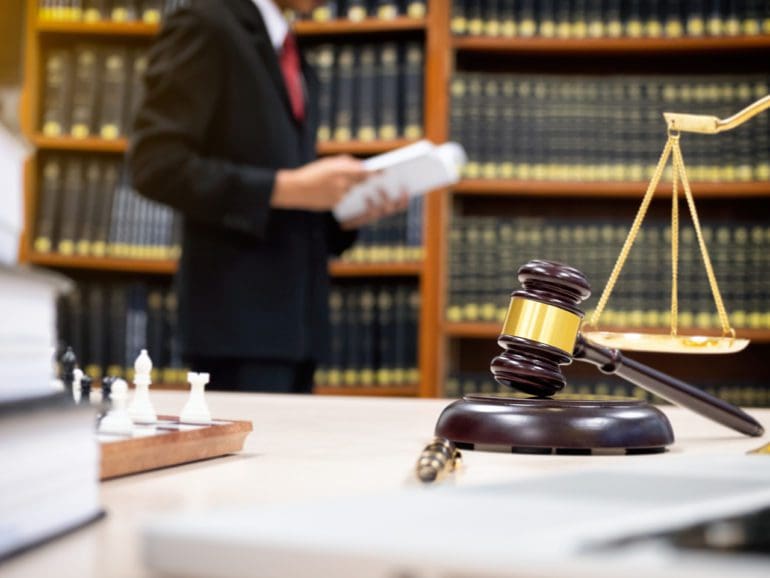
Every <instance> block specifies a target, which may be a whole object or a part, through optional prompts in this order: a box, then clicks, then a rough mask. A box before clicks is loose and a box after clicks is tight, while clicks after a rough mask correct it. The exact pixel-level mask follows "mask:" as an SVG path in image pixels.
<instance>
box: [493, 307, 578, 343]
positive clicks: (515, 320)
mask: <svg viewBox="0 0 770 578" xmlns="http://www.w3.org/2000/svg"><path fill="white" fill-rule="evenodd" d="M580 321H581V318H580V317H579V316H578V315H575V314H574V313H570V312H569V311H567V310H565V309H562V308H560V307H556V306H554V305H546V304H545V303H540V302H539V301H532V300H530V299H523V298H521V297H513V298H512V299H511V304H510V305H509V306H508V313H507V314H506V316H505V322H504V323H503V333H504V334H505V335H510V336H512V337H523V338H525V339H529V340H531V341H536V342H538V343H545V344H546V345H550V346H552V347H556V348H557V349H561V350H562V351H565V352H567V353H568V354H570V355H572V351H573V350H574V349H575V340H576V339H577V334H578V330H579V329H580Z"/></svg>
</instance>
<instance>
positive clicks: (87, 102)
mask: <svg viewBox="0 0 770 578" xmlns="http://www.w3.org/2000/svg"><path fill="white" fill-rule="evenodd" d="M146 68H147V56H146V54H145V51H144V50H143V49H135V48H129V47H127V46H122V45H118V44H107V43H105V44H92V43H88V44H77V45H75V46H74V47H61V48H54V49H51V50H49V51H48V52H46V53H45V56H44V71H43V94H42V103H43V104H42V111H41V118H40V128H41V130H42V132H43V134H44V135H45V136H51V137H58V136H73V137H76V138H86V137H94V136H98V137H101V138H104V139H115V138H118V137H121V136H125V135H126V134H127V133H128V132H129V127H130V126H131V118H132V117H133V113H134V112H135V111H136V109H137V107H138V106H139V103H140V101H141V99H142V94H143V84H142V76H143V74H144V71H145V69H146Z"/></svg>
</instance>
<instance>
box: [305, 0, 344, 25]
mask: <svg viewBox="0 0 770 578" xmlns="http://www.w3.org/2000/svg"><path fill="white" fill-rule="evenodd" d="M337 4H338V3H337V0H326V2H324V3H323V4H321V5H320V6H316V7H315V8H313V11H312V12H311V18H312V19H313V20H315V21H316V22H328V21H329V20H334V19H335V18H337V15H338V14H339V10H338V6H337Z"/></svg>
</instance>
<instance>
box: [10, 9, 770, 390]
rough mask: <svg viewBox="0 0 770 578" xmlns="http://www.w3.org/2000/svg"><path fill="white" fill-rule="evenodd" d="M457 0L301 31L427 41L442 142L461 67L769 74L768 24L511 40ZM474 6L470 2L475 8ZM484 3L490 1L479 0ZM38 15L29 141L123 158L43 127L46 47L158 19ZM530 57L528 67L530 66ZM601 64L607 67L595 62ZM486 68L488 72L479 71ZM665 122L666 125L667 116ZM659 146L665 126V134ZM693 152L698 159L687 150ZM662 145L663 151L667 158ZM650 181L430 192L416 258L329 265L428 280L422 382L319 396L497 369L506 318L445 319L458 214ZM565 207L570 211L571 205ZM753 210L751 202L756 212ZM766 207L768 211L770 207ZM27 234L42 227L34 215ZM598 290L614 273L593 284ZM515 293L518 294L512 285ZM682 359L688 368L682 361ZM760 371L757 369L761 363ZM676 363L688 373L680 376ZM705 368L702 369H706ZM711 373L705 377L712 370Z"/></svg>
mask: <svg viewBox="0 0 770 578" xmlns="http://www.w3.org/2000/svg"><path fill="white" fill-rule="evenodd" d="M590 3H591V2H589V4H590ZM452 4H453V2H452V1H451V0H430V1H429V2H428V11H427V14H426V15H425V16H424V17H420V18H406V17H399V18H395V19H392V20H382V19H373V18H367V19H365V20H363V21H359V22H351V21H349V20H342V19H340V20H332V21H326V22H315V21H298V22H296V23H295V30H296V31H297V33H298V35H300V36H301V37H303V38H305V39H307V40H311V41H312V42H315V43H334V44H338V43H341V42H348V41H350V42H353V43H356V42H362V41H364V40H366V41H369V38H370V37H371V39H372V42H383V41H389V40H392V39H393V38H403V37H405V38H410V39H415V38H417V39H419V41H420V42H422V43H423V45H424V65H423V72H424V102H425V106H424V134H425V137H426V138H428V139H431V140H433V141H434V142H443V141H445V140H448V139H449V138H451V137H452V125H451V112H452V102H451V95H450V90H449V87H450V85H451V83H452V80H453V78H455V76H456V74H457V73H458V71H470V72H474V71H476V70H479V69H481V70H483V69H484V65H485V64H488V63H489V62H493V63H494V66H492V67H491V68H492V69H496V70H502V71H507V70H508V69H511V70H515V69H517V65H519V64H521V65H522V66H524V69H525V72H526V73H527V74H538V73H539V72H541V71H542V72H548V73H556V74H561V75H567V76H569V75H579V74H581V72H582V71H583V70H584V69H587V70H590V71H591V73H593V72H595V67H596V66H599V67H603V68H601V73H604V74H606V73H611V74H623V73H625V72H626V68H627V65H628V66H630V67H631V68H630V69H631V70H632V72H633V73H634V74H637V73H639V71H640V70H642V72H644V73H649V72H650V71H653V72H654V71H655V68H656V67H657V66H661V67H662V68H664V69H666V70H667V71H669V72H671V73H684V72H686V71H688V70H689V68H688V67H689V66H690V65H692V66H695V67H696V68H697V69H698V70H699V72H701V71H703V70H704V69H709V67H711V70H707V73H708V74H714V75H721V74H723V73H730V72H732V68H729V67H728V66H727V65H726V64H725V63H724V62H723V59H732V60H729V62H739V63H740V67H739V71H740V72H743V71H747V70H750V71H758V72H763V73H766V72H770V66H768V64H767V63H768V62H770V59H769V58H768V57H770V31H768V30H764V29H761V27H760V28H757V30H756V32H754V33H751V34H747V33H743V32H738V33H735V32H734V30H733V31H732V32H730V33H729V34H728V33H727V28H724V30H725V31H724V33H723V34H720V35H713V34H710V33H703V34H701V35H688V34H683V35H681V36H677V37H665V36H664V35H662V34H661V35H660V36H658V37H643V38H633V37H629V36H624V35H620V36H618V37H610V36H608V35H604V36H600V37H593V38H588V37H586V38H575V37H568V38H557V37H552V38H546V37H542V36H538V35H537V34H533V35H532V36H522V35H519V36H508V37H504V36H503V34H501V33H497V35H492V34H483V33H479V34H466V35H455V34H453V32H452V26H453V14H452ZM466 4H469V3H466ZM473 4H479V5H483V4H484V3H483V2H479V3H473ZM28 6H29V7H30V10H29V17H28V19H27V29H26V54H27V60H26V65H25V78H26V85H25V94H24V99H23V116H24V128H25V131H26V133H27V135H28V136H29V138H30V140H31V141H32V142H33V144H34V145H35V146H36V147H37V149H38V151H40V152H48V151H53V152H59V151H64V152H67V151H73V152H80V153H84V154H105V155H106V154H122V153H124V152H125V150H126V147H127V141H125V140H123V139H115V140H109V141H107V140H104V139H93V138H91V139H74V138H63V137H47V136H44V135H42V134H41V133H40V130H39V129H40V127H39V126H37V125H38V122H37V119H38V114H39V110H40V102H41V88H40V82H41V80H40V79H41V74H42V54H41V46H42V45H43V44H44V43H46V42H53V41H55V42H59V41H63V40H64V39H66V38H69V37H72V38H75V39H81V38H82V39H88V40H90V39H98V38H108V39H111V40H119V39H128V40H130V41H131V42H149V41H150V40H151V39H152V37H153V36H154V35H155V34H156V33H157V31H158V25H156V24H145V23H113V22H103V23H95V24H91V23H73V22H50V21H46V22H43V21H37V19H36V17H35V12H36V10H35V6H36V2H35V1H33V0H28ZM522 63H523V64H522ZM595 63H599V64H595ZM479 64H481V66H479V67H478V68H477V66H478V65H479ZM660 122H661V125H660V127H661V129H662V127H663V124H662V120H661V121H660ZM659 136H660V145H661V146H662V144H663V138H664V132H663V130H661V132H660V135H659ZM410 142H413V141H412V139H404V138H396V139H389V140H371V141H362V140H355V139H353V140H347V141H344V142H335V141H324V142H320V143H319V144H318V149H317V150H318V153H319V155H331V154H340V153H347V154H352V155H357V156H368V155H373V154H379V153H382V152H386V151H388V150H391V149H393V148H396V147H399V146H403V145H406V144H409V143H410ZM684 148H685V155H687V149H686V145H684ZM657 152H658V151H657V150H656V151H655V153H656V154H657ZM27 175H28V178H27V195H28V204H27V206H31V207H34V206H35V203H36V199H37V193H38V183H37V173H36V171H35V170H32V168H30V167H28V171H27ZM693 181H694V182H693V185H692V188H693V191H694V193H695V195H696V198H697V199H704V200H705V201H707V202H708V203H710V204H712V206H713V207H714V208H713V209H712V213H718V212H719V211H720V207H722V208H724V210H725V214H727V215H731V214H732V211H733V210H734V209H735V207H740V206H742V205H744V204H748V205H750V206H751V207H759V208H760V212H761V211H764V210H765V209H763V208H762V207H764V206H765V205H767V203H766V200H767V199H768V198H770V181H759V182H754V181H750V180H749V181H740V180H736V181H733V182H695V180H694V179H693ZM646 184H647V183H646V181H640V180H635V181H618V180H613V181H596V182H588V181H575V180H521V179H514V178H489V179H482V178H466V179H463V180H462V181H461V182H460V183H459V184H458V185H457V186H455V187H453V188H452V189H451V190H443V191H436V192H433V193H431V194H429V195H427V196H426V197H425V202H424V220H423V235H422V238H423V245H422V247H423V257H422V258H421V259H420V260H419V261H415V262H409V263H377V264H370V263H363V264H362V263H350V262H342V261H336V262H332V263H330V272H331V274H332V276H334V277H335V278H336V279H341V280H343V281H345V282H357V281H362V280H363V281H367V280H371V282H372V283H377V282H380V281H387V280H389V279H410V280H412V281H415V280H416V282H417V283H418V286H419V292H420V297H421V307H420V318H419V336H418V337H419V348H418V351H419V361H418V366H419V370H420V376H421V377H420V382H419V384H406V385H403V386H399V387H386V388H385V387H375V386H373V387H361V386H346V387H339V388H338V387H327V386H319V387H318V388H317V392H318V393H324V394H327V393H329V394H334V393H343V394H351V395H359V394H363V395H368V394H373V395H404V396H413V395H417V396H421V397H434V396H440V395H442V394H443V393H444V391H445V390H444V384H445V383H446V381H447V380H448V378H449V377H450V373H451V371H452V368H453V367H456V366H457V365H458V364H459V365H462V364H464V363H466V362H467V364H468V365H469V366H472V367H475V368H477V369H478V368H480V369H481V370H482V371H486V369H485V367H486V366H488V362H489V359H490V358H491V354H494V352H495V350H496V348H497V346H496V343H495V338H496V336H497V334H498V331H499V327H500V325H499V324H498V323H495V322H486V323H484V322H456V323H452V322H449V321H447V320H446V315H445V312H446V311H447V305H448V303H449V294H450V284H451V280H450V261H451V256H452V255H451V254H450V249H449V236H450V233H451V224H452V221H453V219H454V218H455V217H456V216H457V214H458V212H461V213H466V214H468V215H473V214H475V213H474V211H478V210H479V207H482V208H483V209H484V211H485V213H484V214H496V213H497V212H499V213H500V214H510V213H511V211H512V210H515V207H523V206H525V205H526V206H528V207H532V208H531V211H533V212H537V211H538V210H541V209H542V212H543V213H545V214H549V215H553V214H555V213H556V212H558V211H560V210H561V211H569V210H571V207H575V206H580V205H582V204H584V203H582V201H586V202H590V203H595V204H596V203H598V204H602V205H603V206H604V207H606V208H607V209H606V210H607V211H608V212H612V210H613V209H612V207H614V206H615V205H616V204H621V205H623V206H624V207H626V208H628V207H631V206H632V205H633V206H635V205H636V203H637V201H639V200H641V197H642V194H643V192H644V188H645V187H646ZM670 192H671V190H670V183H669V184H667V183H666V182H665V181H664V182H662V183H661V186H660V187H659V190H658V192H657V194H656V198H666V195H670ZM560 207H561V208H560ZM749 210H750V209H749ZM762 214H764V213H762ZM27 219H28V220H27V230H28V231H29V230H31V228H32V226H33V222H32V221H31V220H30V219H31V216H30V215H27ZM617 219H618V222H619V223H621V224H625V225H628V224H629V223H630V221H631V217H627V216H626V213H623V214H622V215H619V216H618V217H617ZM23 251H24V252H25V253H26V255H27V256H28V260H29V261H30V262H32V263H36V264H40V265H44V266H51V267H56V268H75V269H78V268H80V269H88V270H93V271H94V272H98V271H105V272H106V271H116V272H123V273H137V274H163V275H171V274H173V272H174V271H175V267H176V265H175V263H174V262H173V261H168V260H166V261H153V260H133V259H131V260H129V259H107V258H105V259H98V260H97V259H93V258H77V257H62V256H59V255H52V254H39V253H35V252H34V251H32V248H31V244H30V242H29V239H28V238H27V240H26V242H25V244H24V246H23ZM592 281H593V283H594V285H595V286H599V285H600V283H602V281H603V280H601V279H593V280H592ZM510 289H513V287H511V288H510ZM738 334H739V335H741V336H746V337H749V338H751V339H752V340H753V341H754V344H753V345H752V346H751V347H750V349H751V350H752V352H753V353H751V354H750V357H749V358H748V359H749V361H748V362H744V361H739V363H741V364H742V365H743V366H746V367H744V368H743V369H741V371H740V374H741V377H742V378H743V377H751V375H752V371H754V374H753V375H755V376H760V377H763V378H768V379H770V375H765V372H764V369H757V368H762V367H764V365H765V364H764V363H762V359H763V356H766V354H767V351H768V347H770V330H764V329H743V328H738ZM652 362H654V363H655V364H656V366H657V365H659V366H660V367H661V369H665V370H672V371H673V373H675V374H678V375H679V376H682V377H685V378H686V377H687V376H686V375H682V369H683V368H684V369H687V370H688V371H690V370H692V371H694V369H693V368H692V367H690V366H691V365H692V364H691V363H688V362H685V363H681V364H680V361H679V360H678V359H674V360H671V359H665V360H663V359H660V358H655V359H653V360H652ZM680 365H681V367H680ZM752 367H753V368H754V369H753V370H752ZM677 369H678V370H679V371H678V372H677ZM695 373H696V374H697V373H698V372H697V371H695ZM701 373H702V372H701ZM715 373H716V375H717V376H718V377H725V378H726V377H728V376H732V369H731V368H730V365H729V360H721V361H720V362H719V363H718V364H717V369H716V370H715Z"/></svg>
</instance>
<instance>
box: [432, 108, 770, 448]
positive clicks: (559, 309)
mask: <svg viewBox="0 0 770 578" xmlns="http://www.w3.org/2000/svg"><path fill="white" fill-rule="evenodd" d="M768 108H770V95H768V96H765V97H764V98H762V99H760V100H758V101H756V102H755V103H753V104H751V105H750V106H748V107H746V108H745V109H743V110H741V111H740V112H738V113H737V114H735V115H733V116H731V117H729V118H726V119H719V118H716V117H714V116H704V115H692V114H680V113H668V112H667V113H664V114H663V116H664V118H665V120H666V123H667V128H668V140H667V141H666V144H665V146H664V148H663V152H662V154H661V156H660V160H659V161H658V164H657V166H656V168H655V171H654V173H653V176H652V179H651V180H650V183H649V185H648V187H647V190H646V192H645V195H644V198H643V200H642V203H641V205H640V207H639V210H638V212H637V214H636V218H635V219H634V222H633V224H632V225H631V229H630V231H629V233H628V236H627V237H626V240H625V242H624V244H623V247H622V249H621V251H620V255H619V257H618V259H617V262H616V263H615V266H614V268H613V270H612V273H611V274H610V278H609V280H608V282H607V285H606V287H605V288H604V291H603V292H602V295H601V297H600V300H599V303H598V305H597V307H596V310H595V311H594V313H593V314H592V316H591V318H590V320H589V321H588V323H586V324H585V327H583V330H582V331H581V324H582V322H583V312H582V311H581V309H580V308H579V304H580V303H581V302H582V301H583V300H585V299H587V298H588V297H589V296H590V294H591V288H590V285H589V283H588V281H587V279H586V278H585V276H584V275H583V273H581V272H580V271H579V270H577V269H575V268H573V267H569V266H568V265H564V264H561V263H555V262H551V261H542V260H533V261H530V262H529V263H526V264H525V265H524V266H522V267H521V268H520V269H519V275H518V278H519V281H520V282H521V284H522V289H520V290H516V291H514V292H513V294H512V296H511V302H510V306H509V308H508V313H507V315H506V319H505V322H504V324H503V329H502V332H501V334H500V336H499V337H498V344H499V345H500V346H501V347H502V348H503V351H502V352H501V353H500V354H499V355H497V356H496V357H495V358H494V359H493V360H492V362H491V365H490V369H491V372H492V374H493V375H494V377H495V380H496V381H497V382H498V383H500V384H502V385H504V386H507V387H510V388H512V389H513V390H517V392H523V393H526V394H529V395H530V396H532V397H523V396H521V395H520V393H517V392H514V393H511V394H509V395H505V394H498V395H489V394H471V395H466V396H464V397H463V398H462V399H459V400H457V401H455V402H453V403H452V404H450V405H449V406H447V407H446V408H445V409H444V411H443V412H442V413H441V415H440V416H439V419H438V421H437V423H436V430H435V433H436V436H438V437H439V438H443V439H445V440H448V441H449V442H451V443H453V444H455V445H456V446H457V447H459V448H465V449H495V450H498V451H500V450H503V451H512V452H514V453H516V452H522V453H554V452H555V453H604V452H605V451H611V452H617V451H624V452H626V453H649V452H659V451H664V450H665V448H666V446H667V445H669V444H671V443H673V441H674V435H673V430H672V428H671V424H670V423H669V421H668V418H667V417H666V416H665V415H664V414H663V412H661V411H660V410H659V409H657V408H656V407H654V406H652V405H650V404H648V403H647V402H645V401H642V400H638V399H632V398H628V399H617V398H615V399H612V398H597V397H587V398H579V399H560V398H554V397H552V396H553V395H554V394H556V393H557V392H559V391H560V390H561V389H563V388H564V386H565V385H566V381H565V379H564V376H563V374H562V372H561V369H560V366H561V365H567V364H569V363H571V362H572V360H573V359H575V360H578V361H584V362H588V363H591V364H593V365H595V366H597V367H598V368H599V370H600V371H601V372H602V373H605V374H614V375H617V376H619V377H621V378H623V379H625V380H627V381H629V382H631V383H633V384H635V385H637V386H639V387H642V388H643V389H645V390H647V391H649V392H651V393H653V394H655V395H657V396H659V397H661V398H663V399H666V400H668V401H670V402H672V403H674V404H676V405H679V406H681V407H684V408H687V409H690V410H692V411H695V412H696V413H699V414H700V415H702V416H704V417H706V418H708V419H711V420H713V421H716V422H717V423H720V424H722V425H724V426H726V427H729V428H731V429H733V430H735V431H738V432H740V433H742V434H745V435H749V436H760V435H762V434H763V433H764V428H763V427H762V425H761V424H759V423H758V422H757V421H756V420H754V419H753V418H752V417H751V416H749V415H748V414H746V413H745V412H743V411H742V410H740V409H739V408H737V407H735V406H733V405H731V404H729V403H727V402H726V401H724V400H721V399H719V398H717V397H714V396H712V395H710V394H708V393H706V392H704V391H702V390H701V389H699V388H697V387H694V386H692V385H690V384H688V383H685V382H683V381H681V380H679V379H677V378H675V377H673V376H670V375H667V374H665V373H662V372H660V371H658V370H656V369H654V368H652V367H649V366H647V365H644V364H642V363H639V362H637V361H635V360H633V359H629V358H626V357H624V356H623V354H622V353H620V350H629V351H651V352H659V353H701V354H703V353H708V354H722V353H735V352H738V351H741V350H743V349H744V348H745V347H746V346H747V345H748V343H749V341H748V340H747V339H739V338H737V337H736V335H735V330H734V329H733V328H732V327H731V326H730V322H729V318H728V315H727V312H726V310H725V306H724V302H723V301H722V297H721V294H720V291H719V286H718V284H717V280H716V277H715V275H714V270H713V267H712V265H711V259H710V258H709V254H708V249H707V248H706V243H705V240H704V237H703V233H702V231H701V226H700V221H699V219H698V213H697V210H696V208H695V200H694V197H693V194H692V190H691V187H690V182H689V180H688V178H687V171H686V169H685V164H684V159H683V156H682V150H681V148H680V145H679V137H680V133H682V132H696V133H704V134H717V133H720V132H724V131H727V130H730V129H733V128H735V127H737V126H740V125H741V124H743V123H744V122H746V121H748V120H749V119H751V118H752V117H754V116H756V115H757V114H759V113H760V112H762V111H763V110H765V109H768ZM670 157H673V163H672V164H673V187H672V191H673V194H672V205H671V207H672V208H671V258H672V259H671V260H672V288H671V327H670V331H669V333H667V334H650V333H647V334H645V333H630V332H629V333H624V332H608V331H599V330H598V329H595V328H596V327H597V326H598V324H599V320H600V317H601V314H602V311H603V309H604V307H605V306H606V304H607V301H608V300H609V297H610V294H611V293H612V290H613V288H614V286H615V283H616V282H617V279H618V276H619V275H620V272H621V270H622V268H623V265H624V264H625V261H626V258H627V256H628V253H629V251H630V250H631V247H632V245H633V243H634V240H635V239H636V236H637V234H638V232H639V229H640V228H641V226H642V222H643V220H644V217H645V215H646V214H647V210H648V208H649V205H650V202H651V201H652V198H653V196H654V193H655V190H656V189H657V187H658V184H659V182H660V179H661V177H662V175H663V172H664V169H665V167H666V164H667V162H668V159H669V158H670ZM680 184H681V186H682V188H683V189H684V195H685V198H686V201H687V205H688V207H689V211H690V215H691V217H692V221H693V227H694V228H695V233H696V237H697V241H698V245H699V248H700V253H701V257H702V258H703V263H704V266H705V269H706V274H707V277H708V282H709V285H710V288H711V292H712V296H713V298H714V302H715V305H716V309H717V313H718V316H719V320H720V324H721V326H722V335H721V336H719V337H712V336H705V335H703V336H683V335H679V332H678V301H677V284H678V283H677V268H678V259H679V242H678V231H679V202H678V196H679V185H680Z"/></svg>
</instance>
